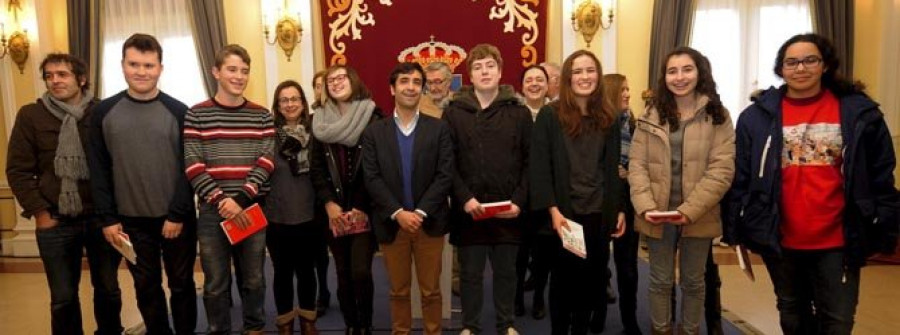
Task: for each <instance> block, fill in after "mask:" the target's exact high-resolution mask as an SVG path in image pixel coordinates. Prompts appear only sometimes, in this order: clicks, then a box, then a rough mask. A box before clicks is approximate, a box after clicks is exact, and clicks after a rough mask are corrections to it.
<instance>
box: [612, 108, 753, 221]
mask: <svg viewBox="0 0 900 335" xmlns="http://www.w3.org/2000/svg"><path fill="white" fill-rule="evenodd" d="M708 101H709V99H707V98H706V97H705V96H701V97H700V98H699V100H698V106H699V107H698V110H697V115H696V117H697V118H698V119H697V120H696V121H694V122H691V123H689V124H687V126H686V128H685V129H684V148H683V150H682V164H683V168H682V194H683V195H684V203H682V204H681V205H679V206H678V208H677V210H678V211H679V212H681V213H683V214H684V215H685V216H687V218H688V219H689V220H690V222H691V223H690V224H688V225H686V226H684V228H683V230H682V233H681V236H684V237H707V238H713V237H716V236H719V235H722V220H721V216H720V209H719V202H720V200H721V199H722V196H724V195H725V192H726V191H728V188H729V187H730V186H731V180H732V178H733V177H734V150H735V148H734V126H733V125H732V122H731V118H730V116H729V115H728V113H725V117H726V119H725V122H723V123H722V124H720V125H714V124H713V123H712V117H711V116H709V115H707V114H706V104H707V102H708ZM635 128H636V129H635V132H634V136H633V137H632V143H631V150H630V151H629V157H630V163H629V168H628V184H629V185H630V186H631V201H632V202H633V203H634V210H635V213H637V214H636V218H635V229H636V230H637V231H638V232H640V233H642V234H645V235H648V236H650V237H654V238H661V237H662V228H663V225H653V224H650V223H648V222H647V221H645V220H644V218H643V216H642V215H641V213H644V212H646V211H650V210H660V211H665V210H667V209H668V208H667V207H668V204H669V192H670V190H671V187H672V186H671V178H672V171H671V170H672V169H671V160H672V155H671V150H670V146H669V127H668V125H666V126H660V124H659V113H658V112H657V111H656V110H655V109H654V108H652V107H651V108H649V109H648V110H647V112H646V113H645V114H644V115H643V116H642V117H641V118H640V119H638V120H637V124H636V126H635Z"/></svg>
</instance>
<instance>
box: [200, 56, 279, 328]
mask: <svg viewBox="0 0 900 335" xmlns="http://www.w3.org/2000/svg"><path fill="white" fill-rule="evenodd" d="M212 73H213V76H214V77H215V78H216V81H218V88H217V91H216V95H215V96H214V97H213V98H212V99H210V100H207V101H205V102H202V103H200V104H197V105H195V106H194V107H192V108H191V110H189V111H188V113H187V116H186V117H185V122H184V123H185V124H184V160H185V166H186V171H185V172H186V173H187V177H188V179H189V180H190V182H191V186H193V188H194V192H196V193H197V196H198V197H199V203H200V218H199V220H198V227H197V235H198V239H199V241H200V260H201V265H202V267H203V274H204V278H205V279H204V280H205V282H204V284H203V303H204V305H205V307H206V315H207V319H208V320H209V333H210V334H230V333H231V313H230V312H229V307H230V296H231V295H230V294H229V293H230V290H231V257H232V256H233V257H234V261H235V269H236V271H240V278H241V280H240V281H239V284H240V286H241V287H240V289H239V292H241V301H242V308H243V313H242V314H243V316H244V320H243V321H244V329H243V331H244V333H247V334H262V329H263V327H264V326H265V324H266V323H265V313H264V312H263V303H264V301H265V279H264V276H263V265H264V263H265V247H266V236H265V231H260V232H258V233H256V234H254V235H252V236H250V237H248V238H247V239H245V240H243V241H242V242H240V243H239V244H236V245H231V244H230V243H229V241H228V239H227V238H226V236H225V233H224V232H223V231H222V229H221V228H220V226H219V223H220V222H221V221H223V220H225V219H234V220H236V221H237V222H238V224H239V225H241V226H246V225H247V224H249V222H248V219H247V218H246V217H245V215H244V214H243V212H242V210H243V209H244V208H246V207H248V206H250V205H251V204H253V203H254V202H256V201H257V200H258V199H259V198H260V197H261V196H262V195H264V194H265V193H266V191H267V188H268V185H267V181H268V179H269V174H270V173H271V172H272V170H273V169H274V163H273V159H272V157H273V153H274V147H275V142H274V139H275V125H274V123H273V119H272V114H271V113H269V111H268V110H266V109H265V108H264V107H262V106H260V105H257V104H255V103H253V102H250V101H247V100H246V99H245V98H244V97H243V93H244V89H245V88H246V87H247V80H248V75H249V73H250V56H249V55H248V54H247V50H245V49H244V48H243V47H241V46H239V45H235V44H232V45H227V46H225V48H223V49H222V50H220V51H219V53H218V54H217V55H216V62H215V66H214V67H213V69H212Z"/></svg>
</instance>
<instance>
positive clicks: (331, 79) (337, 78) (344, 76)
mask: <svg viewBox="0 0 900 335" xmlns="http://www.w3.org/2000/svg"><path fill="white" fill-rule="evenodd" d="M344 80H347V74H346V73H341V74H336V75H334V76H331V77H328V78H327V79H326V80H325V82H327V83H328V85H334V84H337V83H340V82H343V81H344Z"/></svg>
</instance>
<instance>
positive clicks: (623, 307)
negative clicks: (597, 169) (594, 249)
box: [591, 73, 641, 335]
mask: <svg viewBox="0 0 900 335" xmlns="http://www.w3.org/2000/svg"><path fill="white" fill-rule="evenodd" d="M603 90H604V91H603V97H604V98H605V99H606V100H607V101H608V104H609V105H610V106H614V108H615V111H616V114H617V115H618V118H619V122H620V124H621V125H622V127H621V132H620V134H621V143H622V149H621V150H620V151H619V152H620V155H619V167H618V169H617V170H618V173H619V178H622V179H623V182H625V183H624V184H623V186H624V188H625V193H626V194H627V193H628V183H627V181H626V180H625V179H626V178H628V149H629V148H631V136H632V134H634V123H635V120H634V114H632V113H631V108H630V107H629V106H628V104H629V102H630V101H631V89H630V88H629V86H628V79H627V78H625V76H624V75H621V74H618V73H610V74H606V75H603ZM625 227H626V228H625V233H624V234H623V235H622V237H620V238H617V239H615V240H613V260H614V262H615V266H616V284H617V287H618V291H619V292H618V293H619V315H620V316H621V318H622V324H623V325H624V326H625V333H626V334H629V335H632V334H640V333H641V330H640V329H639V327H638V323H637V317H636V315H635V313H636V310H637V283H638V271H637V248H638V240H640V238H639V235H638V233H637V232H636V231H635V230H634V206H633V205H632V204H631V201H630V199H628V197H626V198H625ZM611 275H612V273H611V271H610V275H609V276H611ZM607 291H608V292H607V295H609V296H614V294H615V293H613V292H612V291H611V289H610V288H609V286H607ZM613 299H614V298H613ZM610 300H612V299H610ZM606 302H607V301H599V302H597V303H598V304H605V303H606ZM591 321H592V325H596V324H597V323H596V322H599V320H597V319H591Z"/></svg>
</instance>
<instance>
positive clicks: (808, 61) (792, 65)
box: [781, 56, 822, 70]
mask: <svg viewBox="0 0 900 335" xmlns="http://www.w3.org/2000/svg"><path fill="white" fill-rule="evenodd" d="M801 63H802V64H803V67H804V68H807V69H809V68H814V67H816V66H819V64H822V58H821V57H817V56H809V57H806V58H803V59H797V58H788V59H785V60H784V61H783V62H781V66H782V67H783V68H785V69H788V70H793V69H796V68H797V67H798V66H800V64H801Z"/></svg>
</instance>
